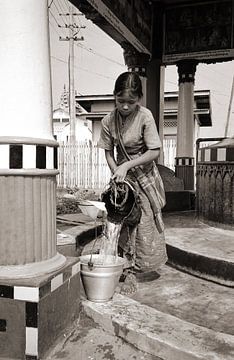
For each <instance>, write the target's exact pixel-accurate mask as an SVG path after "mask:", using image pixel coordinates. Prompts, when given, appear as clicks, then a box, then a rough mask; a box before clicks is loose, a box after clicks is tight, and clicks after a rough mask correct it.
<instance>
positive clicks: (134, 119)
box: [99, 72, 167, 293]
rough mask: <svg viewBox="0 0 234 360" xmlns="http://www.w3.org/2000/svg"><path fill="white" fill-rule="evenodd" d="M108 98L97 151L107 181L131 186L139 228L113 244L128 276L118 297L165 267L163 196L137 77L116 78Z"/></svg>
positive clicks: (152, 130)
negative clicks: (104, 163)
mask: <svg viewBox="0 0 234 360" xmlns="http://www.w3.org/2000/svg"><path fill="white" fill-rule="evenodd" d="M114 95H115V103H116V108H115V109H114V111H112V112H111V113H110V114H108V115H106V116H105V117H104V118H103V120H102V130H101V135H100V139H99V147H101V148H103V149H105V156H106V160H107V163H108V165H109V168H110V170H111V172H112V174H113V176H112V180H115V182H117V183H121V182H123V181H124V180H125V178H126V176H128V177H130V178H131V180H132V181H134V184H135V187H136V189H137V191H138V193H139V197H140V204H141V209H142V215H141V220H140V223H139V224H138V225H137V226H135V227H133V228H129V227H128V228H127V227H126V226H124V227H123V229H122V231H121V236H120V239H119V247H120V248H121V249H122V251H123V255H124V256H125V257H126V258H127V259H128V263H129V267H128V273H130V274H131V275H130V276H127V277H126V280H125V283H126V284H125V286H124V287H123V291H122V292H125V293H129V292H132V291H135V290H136V289H135V288H134V286H135V285H134V284H135V279H137V280H138V281H142V280H143V281H144V280H145V281H149V280H152V279H153V278H155V277H158V276H159V275H158V274H157V272H156V270H157V269H158V268H159V267H160V266H161V265H163V264H165V262H166V261H167V255H166V246H165V240H164V235H163V223H162V218H161V207H162V206H164V205H165V193H164V189H163V185H162V181H161V178H160V175H159V173H158V169H157V167H156V165H155V163H154V160H156V159H157V158H158V156H159V152H160V147H161V142H160V139H159V135H158V132H157V128H156V124H155V121H154V118H153V116H152V113H151V112H150V111H149V110H148V109H146V108H145V107H143V106H141V105H140V100H141V98H142V96H143V93H142V84H141V80H140V78H139V76H138V75H137V74H136V73H134V72H125V73H122V74H121V75H120V76H119V77H118V78H117V80H116V82H115V88H114ZM119 137H120V138H121V140H122V142H123V144H124V147H125V150H126V152H127V154H128V155H129V156H128V158H126V156H125V155H124V153H123V150H122V149H121V146H120V142H119V141H120V140H119ZM115 148H116V150H117V158H116V159H115V156H114V149H115ZM139 171H141V174H140V175H139V174H138V172H139ZM159 190H160V192H159ZM129 279H130V280H129ZM132 283H134V284H132Z"/></svg>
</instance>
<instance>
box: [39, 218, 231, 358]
mask: <svg viewBox="0 0 234 360" xmlns="http://www.w3.org/2000/svg"><path fill="white" fill-rule="evenodd" d="M65 220H66V221H72V222H73V224H72V225H73V226H72V227H69V229H67V227H66V226H67V224H65V223H63V224H62V223H60V225H59V227H60V231H65V232H66V231H67V233H69V234H70V236H71V237H73V240H74V239H75V235H76V234H77V233H79V234H81V233H82V231H86V230H87V228H90V227H93V226H95V224H94V222H93V221H92V219H89V218H86V219H85V218H84V216H83V215H78V214H74V215H69V216H66V219H65ZM164 221H165V226H166V230H165V234H166V241H167V243H168V244H172V245H173V246H175V247H178V248H181V249H183V250H186V251H189V252H194V253H196V254H201V255H202V256H205V257H208V258H214V259H221V260H222V259H223V260H225V261H226V262H227V263H228V264H231V265H232V264H233V263H234V242H233V240H234V229H233V230H232V229H221V228H216V227H213V226H209V225H207V224H205V223H203V222H201V221H199V220H198V219H196V217H195V216H194V213H177V214H175V213H173V214H164ZM76 222H77V224H76ZM62 226H65V227H64V228H62ZM60 240H61V246H62V243H64V244H65V245H66V242H67V243H69V241H71V238H70V240H69V239H68V238H67V240H66V238H64V239H63V238H62V237H61V239H60ZM92 245H93V244H89V245H87V246H86V252H88V251H89V250H90V246H92ZM71 246H72V245H71ZM72 248H73V251H74V241H73V247H72ZM71 251H72V250H71ZM159 272H160V274H161V276H160V278H159V279H157V280H155V281H152V282H147V283H141V284H138V291H137V292H136V293H135V294H133V295H131V296H130V297H128V298H127V297H126V296H125V297H121V296H120V295H116V296H114V300H113V302H110V303H109V304H106V305H103V306H102V304H95V303H91V302H89V301H86V300H84V301H83V307H84V309H86V310H85V314H86V315H87V314H88V315H89V316H91V317H92V318H93V319H94V320H95V321H96V323H95V322H93V320H90V319H89V318H87V317H86V316H83V315H82V317H81V319H80V321H79V322H78V324H76V327H75V328H74V329H73V332H71V333H67V334H65V337H64V339H62V340H60V343H58V344H57V345H56V346H55V347H54V349H52V352H51V354H50V355H49V357H47V358H46V360H49V359H68V360H69V359H77V360H88V359H90V360H102V359H111V360H122V359H128V358H129V359H137V360H138V359H139V360H140V359H146V360H150V359H152V360H153V359H155V360H156V359H157V360H158V359H160V358H161V359H164V360H177V359H178V360H184V359H186V360H188V359H204V360H208V359H212V360H213V359H214V360H226V359H233V358H234V337H233V336H234V322H233V320H232V319H234V302H233V294H234V290H233V287H228V286H224V285H220V284H217V283H214V282H212V281H207V280H204V279H200V278H199V277H196V276H192V275H190V274H188V273H185V272H182V271H178V270H176V269H175V268H173V267H171V266H167V265H165V266H164V267H162V268H161V269H160V271H159ZM134 308H136V310H135V312H134V311H133V312H132V309H134ZM123 309H128V310H123ZM124 312H126V313H127V318H126V314H125V313H124ZM131 316H132V318H131ZM141 316H142V318H141ZM147 316H148V317H147ZM136 319H138V320H136ZM154 319H155V320H154ZM137 321H138V322H137ZM154 321H156V323H157V321H158V323H157V324H158V325H156V324H154ZM113 324H114V325H113ZM159 325H160V326H159ZM113 326H114V328H115V330H116V326H117V327H118V328H119V329H120V330H119V334H120V337H121V338H120V337H119V336H118V337H117V336H115V333H112V332H111V331H109V330H110V329H112V328H113ZM186 337H187V338H186ZM165 339H169V340H165ZM124 340H126V341H124ZM168 341H169V342H168ZM170 341H171V342H170ZM183 341H184V342H183ZM131 344H132V345H134V346H132V345H131ZM145 344H146V345H145ZM137 348H139V349H140V350H139V349H137ZM144 350H146V351H144ZM162 355H163V356H162Z"/></svg>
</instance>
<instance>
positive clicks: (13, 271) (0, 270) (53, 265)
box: [0, 253, 66, 281]
mask: <svg viewBox="0 0 234 360" xmlns="http://www.w3.org/2000/svg"><path fill="white" fill-rule="evenodd" d="M65 263H66V258H65V256H63V255H61V254H59V253H57V254H56V255H55V256H54V257H52V258H51V259H48V260H44V261H39V262H35V263H29V264H25V265H8V266H0V281H1V279H21V278H22V279H25V278H31V277H35V276H41V275H46V274H48V273H51V272H53V271H56V270H59V269H61V268H62V267H63V266H64V265H65Z"/></svg>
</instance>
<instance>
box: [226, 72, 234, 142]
mask: <svg viewBox="0 0 234 360" xmlns="http://www.w3.org/2000/svg"><path fill="white" fill-rule="evenodd" d="M233 94H234V76H233V78H232V89H231V95H230V100H229V106H228V114H227V120H226V126H225V133H224V136H225V137H227V136H228V128H229V122H230V116H231V108H232V101H233Z"/></svg>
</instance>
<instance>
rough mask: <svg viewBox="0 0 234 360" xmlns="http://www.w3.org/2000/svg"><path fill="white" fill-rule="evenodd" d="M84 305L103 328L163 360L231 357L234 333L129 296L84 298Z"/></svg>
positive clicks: (212, 359)
mask: <svg viewBox="0 0 234 360" xmlns="http://www.w3.org/2000/svg"><path fill="white" fill-rule="evenodd" d="M82 306H83V309H84V311H85V313H86V315H87V316H89V317H90V318H92V319H93V320H94V321H95V322H96V323H98V324H99V325H100V326H101V327H102V328H103V329H104V330H106V331H108V332H109V333H111V334H113V335H116V336H118V337H120V338H122V339H124V340H125V341H127V342H128V343H129V344H132V345H133V346H135V347H136V348H138V349H139V350H141V351H145V352H147V353H149V354H151V355H155V356H158V357H160V358H162V359H164V360H232V359H233V358H234V336H232V335H228V334H224V333H221V332H216V331H213V330H211V329H207V328H205V327H202V326H198V325H195V324H191V323H189V322H186V321H183V320H181V319H179V318H177V317H175V316H172V315H169V314H166V313H163V312H160V311H158V310H156V309H154V308H152V307H150V306H147V305H144V304H141V303H139V302H138V301H135V300H133V299H130V298H128V297H126V296H123V295H120V294H115V295H114V297H113V299H112V300H111V301H109V302H106V303H94V302H90V301H88V300H83V302H82Z"/></svg>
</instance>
